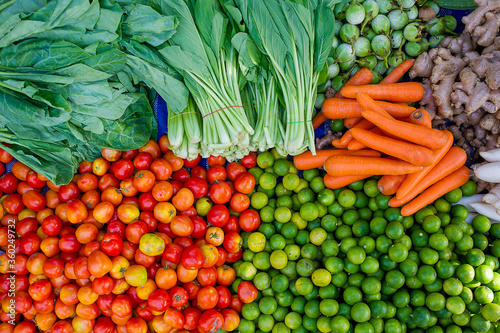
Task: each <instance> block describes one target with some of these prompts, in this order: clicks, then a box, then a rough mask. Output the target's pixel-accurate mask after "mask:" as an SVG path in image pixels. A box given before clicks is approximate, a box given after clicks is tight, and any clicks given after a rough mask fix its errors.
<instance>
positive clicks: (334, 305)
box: [319, 299, 339, 317]
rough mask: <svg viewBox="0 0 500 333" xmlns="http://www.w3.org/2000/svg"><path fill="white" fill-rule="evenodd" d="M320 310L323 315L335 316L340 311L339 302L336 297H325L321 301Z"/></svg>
mask: <svg viewBox="0 0 500 333" xmlns="http://www.w3.org/2000/svg"><path fill="white" fill-rule="evenodd" d="M319 311H320V312H321V314H322V315H323V316H327V317H333V316H335V315H336V314H337V312H338V311H339V303H338V302H337V301H336V300H334V299H324V300H322V301H321V302H320V303H319Z"/></svg>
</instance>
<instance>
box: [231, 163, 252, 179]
mask: <svg viewBox="0 0 500 333" xmlns="http://www.w3.org/2000/svg"><path fill="white" fill-rule="evenodd" d="M226 171H227V177H228V178H229V180H231V181H233V182H234V180H235V179H236V177H238V176H239V175H240V174H241V173H244V172H246V171H247V169H246V168H245V167H244V166H243V165H241V164H240V163H238V162H231V163H229V164H228V165H227V166H226Z"/></svg>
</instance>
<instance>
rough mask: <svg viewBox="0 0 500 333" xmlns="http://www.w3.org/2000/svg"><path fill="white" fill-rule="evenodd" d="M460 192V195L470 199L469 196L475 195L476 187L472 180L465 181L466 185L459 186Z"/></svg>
mask: <svg viewBox="0 0 500 333" xmlns="http://www.w3.org/2000/svg"><path fill="white" fill-rule="evenodd" d="M460 189H461V190H462V194H463V195H465V196H466V197H470V196H471V195H473V194H475V193H476V190H477V185H476V183H474V182H473V181H472V180H469V181H467V183H465V184H463V185H462V186H460Z"/></svg>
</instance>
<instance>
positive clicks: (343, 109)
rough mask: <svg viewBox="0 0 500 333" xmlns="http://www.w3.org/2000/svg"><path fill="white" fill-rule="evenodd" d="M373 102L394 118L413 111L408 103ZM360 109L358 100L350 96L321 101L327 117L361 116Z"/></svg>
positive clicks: (407, 114)
mask: <svg viewBox="0 0 500 333" xmlns="http://www.w3.org/2000/svg"><path fill="white" fill-rule="evenodd" d="M375 103H376V104H377V105H379V106H380V107H382V109H384V110H385V111H387V112H388V113H389V114H390V115H391V116H393V117H395V118H402V117H408V116H409V115H411V113H412V112H414V111H415V108H414V107H411V106H408V105H405V106H402V105H399V104H396V103H389V102H384V101H376V102H375ZM365 109H366V108H365ZM368 109H369V108H368ZM362 110H363V108H362V107H361V106H360V105H359V103H358V101H356V100H354V99H350V98H329V99H327V100H325V101H324V102H323V113H324V114H325V116H326V117H327V118H329V119H343V118H353V117H361V111H362ZM370 110H372V109H370Z"/></svg>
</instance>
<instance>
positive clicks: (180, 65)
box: [159, 0, 254, 159]
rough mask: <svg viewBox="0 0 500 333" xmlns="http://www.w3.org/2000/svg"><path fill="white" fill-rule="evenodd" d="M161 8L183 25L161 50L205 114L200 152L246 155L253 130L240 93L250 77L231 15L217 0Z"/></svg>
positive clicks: (179, 0) (174, 1)
mask: <svg viewBox="0 0 500 333" xmlns="http://www.w3.org/2000/svg"><path fill="white" fill-rule="evenodd" d="M161 6H162V8H161V10H162V13H163V14H164V15H170V16H174V17H176V18H177V20H178V21H179V25H178V27H177V29H176V30H177V31H176V33H175V34H174V35H173V36H172V38H171V39H170V40H169V41H168V43H169V44H170V45H169V46H166V47H164V48H162V49H160V50H159V53H160V55H161V56H162V57H163V59H164V60H165V62H166V63H167V64H168V65H169V66H170V67H172V68H174V69H175V70H176V71H178V72H179V73H180V74H181V75H182V76H183V78H184V83H185V84H186V86H187V87H188V89H189V91H190V93H191V95H192V96H193V99H194V101H195V103H196V106H197V107H198V109H199V111H200V113H201V115H202V122H203V138H202V140H201V154H202V156H209V155H224V156H225V157H226V158H228V159H235V158H242V157H243V156H245V155H246V154H248V152H249V151H250V150H249V149H250V136H251V135H252V134H253V133H254V130H253V128H252V127H251V126H250V124H249V122H248V119H247V116H246V113H245V110H244V108H243V102H242V98H241V94H240V91H241V90H242V89H243V86H244V84H245V81H246V80H245V78H244V76H243V75H242V73H241V71H240V69H239V66H238V60H237V52H236V50H235V49H234V47H233V46H232V45H231V40H230V38H231V30H230V29H228V23H229V19H228V17H227V16H226V15H225V14H224V13H223V12H222V11H221V8H220V5H219V2H218V1H217V0H198V1H196V2H194V3H191V2H189V4H188V1H184V0H169V1H163V2H161Z"/></svg>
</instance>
